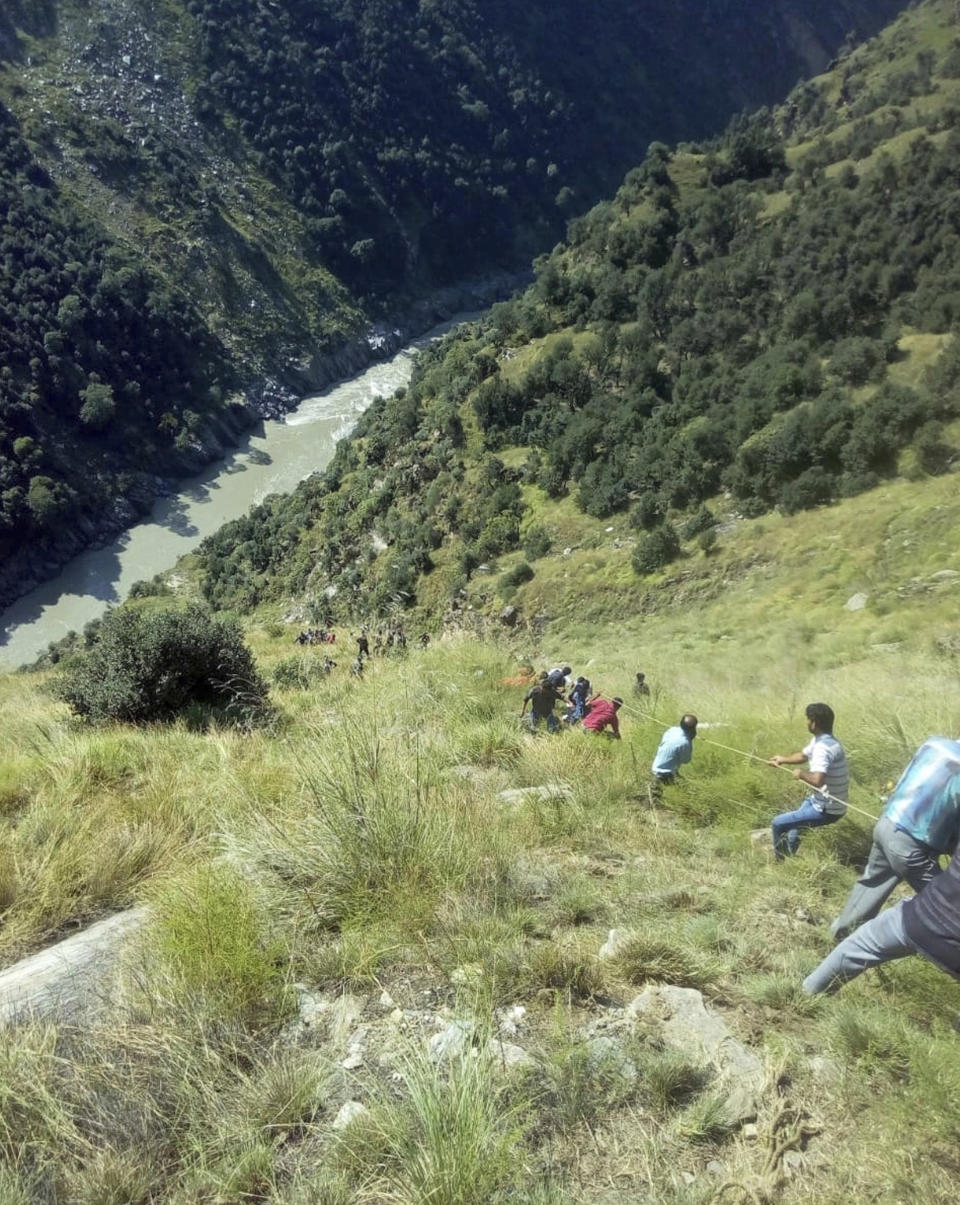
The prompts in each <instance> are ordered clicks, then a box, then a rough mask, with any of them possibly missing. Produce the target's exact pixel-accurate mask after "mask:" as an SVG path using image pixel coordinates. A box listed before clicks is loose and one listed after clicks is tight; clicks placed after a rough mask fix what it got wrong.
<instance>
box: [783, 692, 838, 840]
mask: <svg viewBox="0 0 960 1205" xmlns="http://www.w3.org/2000/svg"><path fill="white" fill-rule="evenodd" d="M804 714H805V715H806V717H807V731H808V732H809V733H810V735H811V738H812V739H811V740H810V742H809V743H808V744H807V745H805V746H804V747H803V748H802V749H798V750H797V752H796V753H787V754H780V753H776V754H774V756H773V757H771V758H769V760H768V764H769V765H771V766H801V765H803V764H804V762H806V763H807V766H808V768H807V769H806V770H794V772H793V777H794V778H795V779H796V780H797V781H798V782H805V783H807V784H808V785H809V786H811V787H814V788H816V789H815V790H814V791H813V792H812V794H810V795H808V796H807V797H806V799H805V800H804V801H803V803H801V804H800V806H799V807H798V808H797V809H796V811H793V812H782V813H781V814H780V815H779V816H774V818H773V822H772V824H771V826H770V827H771V830H772V832H773V852H774V855H775V856H776V858H777V861H778V862H779V861H780V860H781V859H782V858H785V857H786V856H787V855H788V854H795V853H796V852H797V849H798V848H799V845H800V831H801V829H805V828H819V827H820V826H821V825H823V824H833V823H834V821H836V820H839V819H840V817H841V816H843V815H844V813H845V812H846V810H847V792H848V790H849V776H848V774H847V755H846V754H845V753H844V751H843V745H841V744H840V742H839V741H838V740H837V738H836V737H835V736H834V735H833V721H834V715H833V709H832V708H831V707H828V706H827V704H826V703H809V704H808V705H807V707H806V709H805V712H804Z"/></svg>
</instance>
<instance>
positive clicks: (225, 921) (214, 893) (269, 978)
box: [153, 864, 284, 1021]
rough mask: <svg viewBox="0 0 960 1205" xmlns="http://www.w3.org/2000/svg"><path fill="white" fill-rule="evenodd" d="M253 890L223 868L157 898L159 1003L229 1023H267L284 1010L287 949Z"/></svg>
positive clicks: (173, 885) (195, 874)
mask: <svg viewBox="0 0 960 1205" xmlns="http://www.w3.org/2000/svg"><path fill="white" fill-rule="evenodd" d="M261 904H262V901H258V899H257V897H256V895H255V893H254V890H253V888H252V887H251V886H250V885H249V884H248V883H247V882H246V881H245V880H244V879H242V878H241V877H240V875H239V874H238V873H237V872H236V871H235V870H234V869H233V868H231V867H229V866H227V865H224V864H206V865H198V866H196V867H194V868H193V869H192V870H189V871H185V872H184V873H182V874H181V875H179V876H178V877H177V878H176V879H173V880H170V881H169V882H167V883H165V884H164V885H163V886H162V888H161V889H160V891H159V892H158V894H157V898H156V900H155V901H154V907H155V910H156V914H157V919H156V924H155V928H154V940H155V950H156V953H157V955H158V956H159V961H158V965H157V968H156V970H157V971H158V972H159V980H158V982H156V983H155V984H154V988H153V990H154V993H155V998H159V999H160V1000H161V1001H162V1000H163V999H164V998H166V999H168V1000H171V1001H174V1002H180V1003H184V1002H187V1003H189V1004H190V1005H192V1004H196V1005H197V1006H198V1007H199V1008H200V1011H201V1013H203V1014H207V1015H210V1016H216V1017H220V1018H223V1019H226V1020H240V1021H242V1020H251V1021H256V1020H259V1019H265V1018H266V1017H269V1016H270V1015H275V1014H277V1013H278V1012H279V1011H280V1010H281V1009H282V1008H283V1004H284V996H283V991H282V988H283V977H282V971H281V967H282V953H283V951H282V949H281V947H280V946H279V945H278V944H277V943H276V941H275V940H271V938H270V937H269V935H268V932H267V929H266V924H265V921H266V917H265V915H264V912H263V910H262V906H261Z"/></svg>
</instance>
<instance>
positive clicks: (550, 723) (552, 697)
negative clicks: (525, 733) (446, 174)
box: [520, 676, 563, 732]
mask: <svg viewBox="0 0 960 1205" xmlns="http://www.w3.org/2000/svg"><path fill="white" fill-rule="evenodd" d="M562 701H563V696H562V695H561V694H560V693H559V692H558V691H557V690H556V688H555V687H554V686H552V685H551V683H550V681H549V679H548V677H546V676H544V677H543V678H541V679H540V681H539V682H538V683H537V684H536V686H531V687H530V689H529V690H528V691H527V693H526V694H525V695H524V696H523V706H522V707H521V708H520V719H521V720H522V719H523V716H524V713H525V712H526V710H527V704H528V703H529V704H530V720H529V724H530V731H531V732H536V730H537V726H538V725H539V723H540V721H541V720H545V721H546V724H547V731H548V732H557V731H558V730H559V728H560V721H559V720H558V719H557V717H556V716H555V715H554V714H553V709H554V707H556V705H557V704H558V703H560V702H562Z"/></svg>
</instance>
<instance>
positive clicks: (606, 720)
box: [520, 665, 623, 741]
mask: <svg viewBox="0 0 960 1205" xmlns="http://www.w3.org/2000/svg"><path fill="white" fill-rule="evenodd" d="M572 675H573V671H572V669H571V668H570V666H569V665H563V666H557V667H556V668H555V669H552V670H549V671H548V672H546V673H544V674H541V676H540V680H539V681H538V682H537V683H535V684H534V685H533V686H531V687H530V689H529V690H528V691H527V693H526V694H525V695H524V696H523V705H522V706H521V708H520V718H521V719H523V717H524V716H525V715H526V712H527V705H528V704H529V706H530V716H529V720H528V723H529V726H530V729H531V731H533V732H535V731H536V730H537V728H538V727H539V726H540V723H541V721H542V722H543V723H544V724H546V728H547V731H548V732H557V731H559V729H560V724H561V720H560V719H558V718H557V716H556V714H555V709H556V708H557V706H558V705H560V704H564V703H565V704H566V710H565V712H564V714H563V718H562V722H563V723H564V724H566V725H567V726H568V727H574V726H575V725H577V724H579V725H580V726H581V727H582V728H583V729H584V730H585V731H586V732H593V733H594V734H595V735H597V736H599V735H601V734H602V735H607V736H610V737H612V738H613V739H614V740H617V741H618V740H619V739H620V721H619V719H618V716H617V712H618V711H619V710H620V708H621V707H622V706H623V699H621V698H620V697H619V696H616V695H615V696H614V697H613V698H612V699H604V698H601V696H600V695H599V694H598V693H594V691H593V687H592V686H591V683H590V679H589V678H586V677H584V676H583V675H580V676H579V677H578V678H576V679H575V680H574V681H573V682H572V684H571V681H570V679H571V677H572Z"/></svg>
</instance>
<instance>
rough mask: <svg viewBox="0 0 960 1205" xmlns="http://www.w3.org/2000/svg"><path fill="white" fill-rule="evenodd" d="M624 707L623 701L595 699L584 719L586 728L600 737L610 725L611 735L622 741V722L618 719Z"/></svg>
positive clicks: (617, 699)
mask: <svg viewBox="0 0 960 1205" xmlns="http://www.w3.org/2000/svg"><path fill="white" fill-rule="evenodd" d="M622 706H623V699H619V698H614V699H612V700H607V699H594V700H593V701H592V702H591V703H590V705H589V708H588V710H587V714H586V715H585V716H584V717H583V726H584V728H586V729H588V730H589V731H590V732H595V733H597V734H598V735H599V734H600V733H601V732H603V730H604V729H605V728H606V727H607V725H608V724H609V725H610V735H611V736H612V737H613V738H614V740H617V741H618V740H619V739H620V721H619V720H618V719H617V712H618V711H619V710H620V708H621V707H622Z"/></svg>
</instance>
